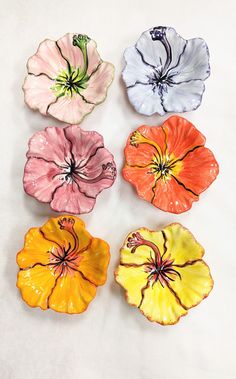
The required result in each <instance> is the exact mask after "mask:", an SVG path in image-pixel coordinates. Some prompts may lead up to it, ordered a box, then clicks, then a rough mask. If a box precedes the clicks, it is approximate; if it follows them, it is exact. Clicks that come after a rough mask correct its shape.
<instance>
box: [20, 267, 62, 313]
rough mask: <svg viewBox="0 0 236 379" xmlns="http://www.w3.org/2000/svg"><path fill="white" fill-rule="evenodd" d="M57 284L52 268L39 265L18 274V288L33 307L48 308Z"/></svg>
mask: <svg viewBox="0 0 236 379" xmlns="http://www.w3.org/2000/svg"><path fill="white" fill-rule="evenodd" d="M55 282H56V275H55V273H54V270H52V269H51V268H50V266H41V265H37V266H35V267H33V268H29V269H27V270H21V271H19V273H18V279H17V287H18V288H19V289H20V291H21V295H22V298H23V299H24V301H25V302H26V303H27V304H28V305H30V306H31V307H40V308H41V309H47V308H48V297H49V296H50V294H51V292H52V289H53V287H54V285H55Z"/></svg>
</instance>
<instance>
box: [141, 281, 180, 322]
mask: <svg viewBox="0 0 236 379" xmlns="http://www.w3.org/2000/svg"><path fill="white" fill-rule="evenodd" d="M143 294H144V297H143V301H142V304H141V306H140V311H141V312H142V313H143V314H144V315H145V316H146V317H147V318H148V319H149V320H150V321H155V322H158V323H159V324H162V325H171V324H175V323H176V322H178V320H179V318H180V317H182V316H184V315H186V314H187V311H186V310H185V309H184V308H183V307H182V306H181V305H180V303H179V302H178V299H177V298H176V297H175V295H174V294H173V293H172V292H171V291H170V290H169V288H168V287H167V286H164V287H162V286H161V284H160V282H159V281H158V282H157V283H155V284H154V285H153V286H149V287H148V288H147V289H145V291H144V292H143Z"/></svg>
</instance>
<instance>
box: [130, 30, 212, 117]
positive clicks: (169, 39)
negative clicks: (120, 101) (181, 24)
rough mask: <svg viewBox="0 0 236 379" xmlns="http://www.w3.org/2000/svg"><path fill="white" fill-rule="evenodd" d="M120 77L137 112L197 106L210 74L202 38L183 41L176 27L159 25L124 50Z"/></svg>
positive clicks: (188, 108)
mask: <svg viewBox="0 0 236 379" xmlns="http://www.w3.org/2000/svg"><path fill="white" fill-rule="evenodd" d="M124 57H125V61H126V66H125V68H124V70H123V80H124V82H125V84H126V87H127V91H128V97H129V100H130V102H131V104H132V105H133V106H134V108H135V109H136V111H137V112H139V113H141V114H144V115H147V116H150V115H152V114H154V113H159V114H160V115H164V114H165V113H166V112H178V113H180V112H187V111H192V110H194V109H196V108H198V107H199V105H200V104H201V101H202V95H203V92H204V89H205V87H204V80H205V79H207V78H208V76H209V75H210V66H209V52H208V47H207V45H206V42H205V41H204V40H203V39H201V38H193V39H189V40H185V39H183V38H182V37H180V35H179V34H177V33H176V31H175V29H173V28H169V27H164V26H158V27H155V28H152V29H149V30H147V31H146V32H144V33H143V34H142V35H141V37H140V38H139V40H138V41H137V43H136V44H135V46H131V47H129V48H127V49H126V50H125V54H124Z"/></svg>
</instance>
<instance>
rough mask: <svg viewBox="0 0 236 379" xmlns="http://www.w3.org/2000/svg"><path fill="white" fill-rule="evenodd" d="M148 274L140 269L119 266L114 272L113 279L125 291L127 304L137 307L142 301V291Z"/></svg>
mask: <svg viewBox="0 0 236 379" xmlns="http://www.w3.org/2000/svg"><path fill="white" fill-rule="evenodd" d="M147 276H148V274H147V273H146V272H145V271H144V268H143V266H141V267H125V266H121V265H119V266H118V268H117V269H116V272H115V279H116V281H117V283H119V284H120V285H121V286H122V287H123V288H124V289H125V290H126V298H127V301H128V303H129V304H131V305H136V307H138V306H139V304H140V302H141V300H142V289H143V288H144V287H145V286H146V284H147Z"/></svg>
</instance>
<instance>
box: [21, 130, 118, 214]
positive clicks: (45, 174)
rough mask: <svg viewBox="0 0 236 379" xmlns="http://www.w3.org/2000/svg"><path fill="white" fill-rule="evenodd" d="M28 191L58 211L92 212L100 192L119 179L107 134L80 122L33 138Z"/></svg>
mask: <svg viewBox="0 0 236 379" xmlns="http://www.w3.org/2000/svg"><path fill="white" fill-rule="evenodd" d="M26 156H27V158H28V160H27V162H26V165H25V170H24V179H23V184H24V190H25V192H26V193H27V194H28V195H30V196H33V197H35V198H36V199H37V200H39V201H41V202H43V203H49V204H50V206H51V208H52V209H53V210H54V211H57V212H69V213H73V214H81V213H89V212H90V211H92V209H93V207H94V205H95V202H96V197H97V195H98V194H99V193H100V192H101V191H102V190H103V189H105V188H108V187H110V186H111V185H112V184H113V182H114V180H115V178H116V165H115V162H114V157H113V155H112V154H111V153H110V152H109V151H108V150H107V149H106V148H105V147H104V142H103V137H102V136H101V135H100V134H99V133H97V132H95V131H84V130H82V129H81V128H80V127H79V126H77V125H69V126H67V127H65V128H58V127H47V128H46V129H45V130H43V131H40V132H37V133H35V134H34V135H33V136H32V137H31V138H30V140H29V150H28V152H27V154H26Z"/></svg>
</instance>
